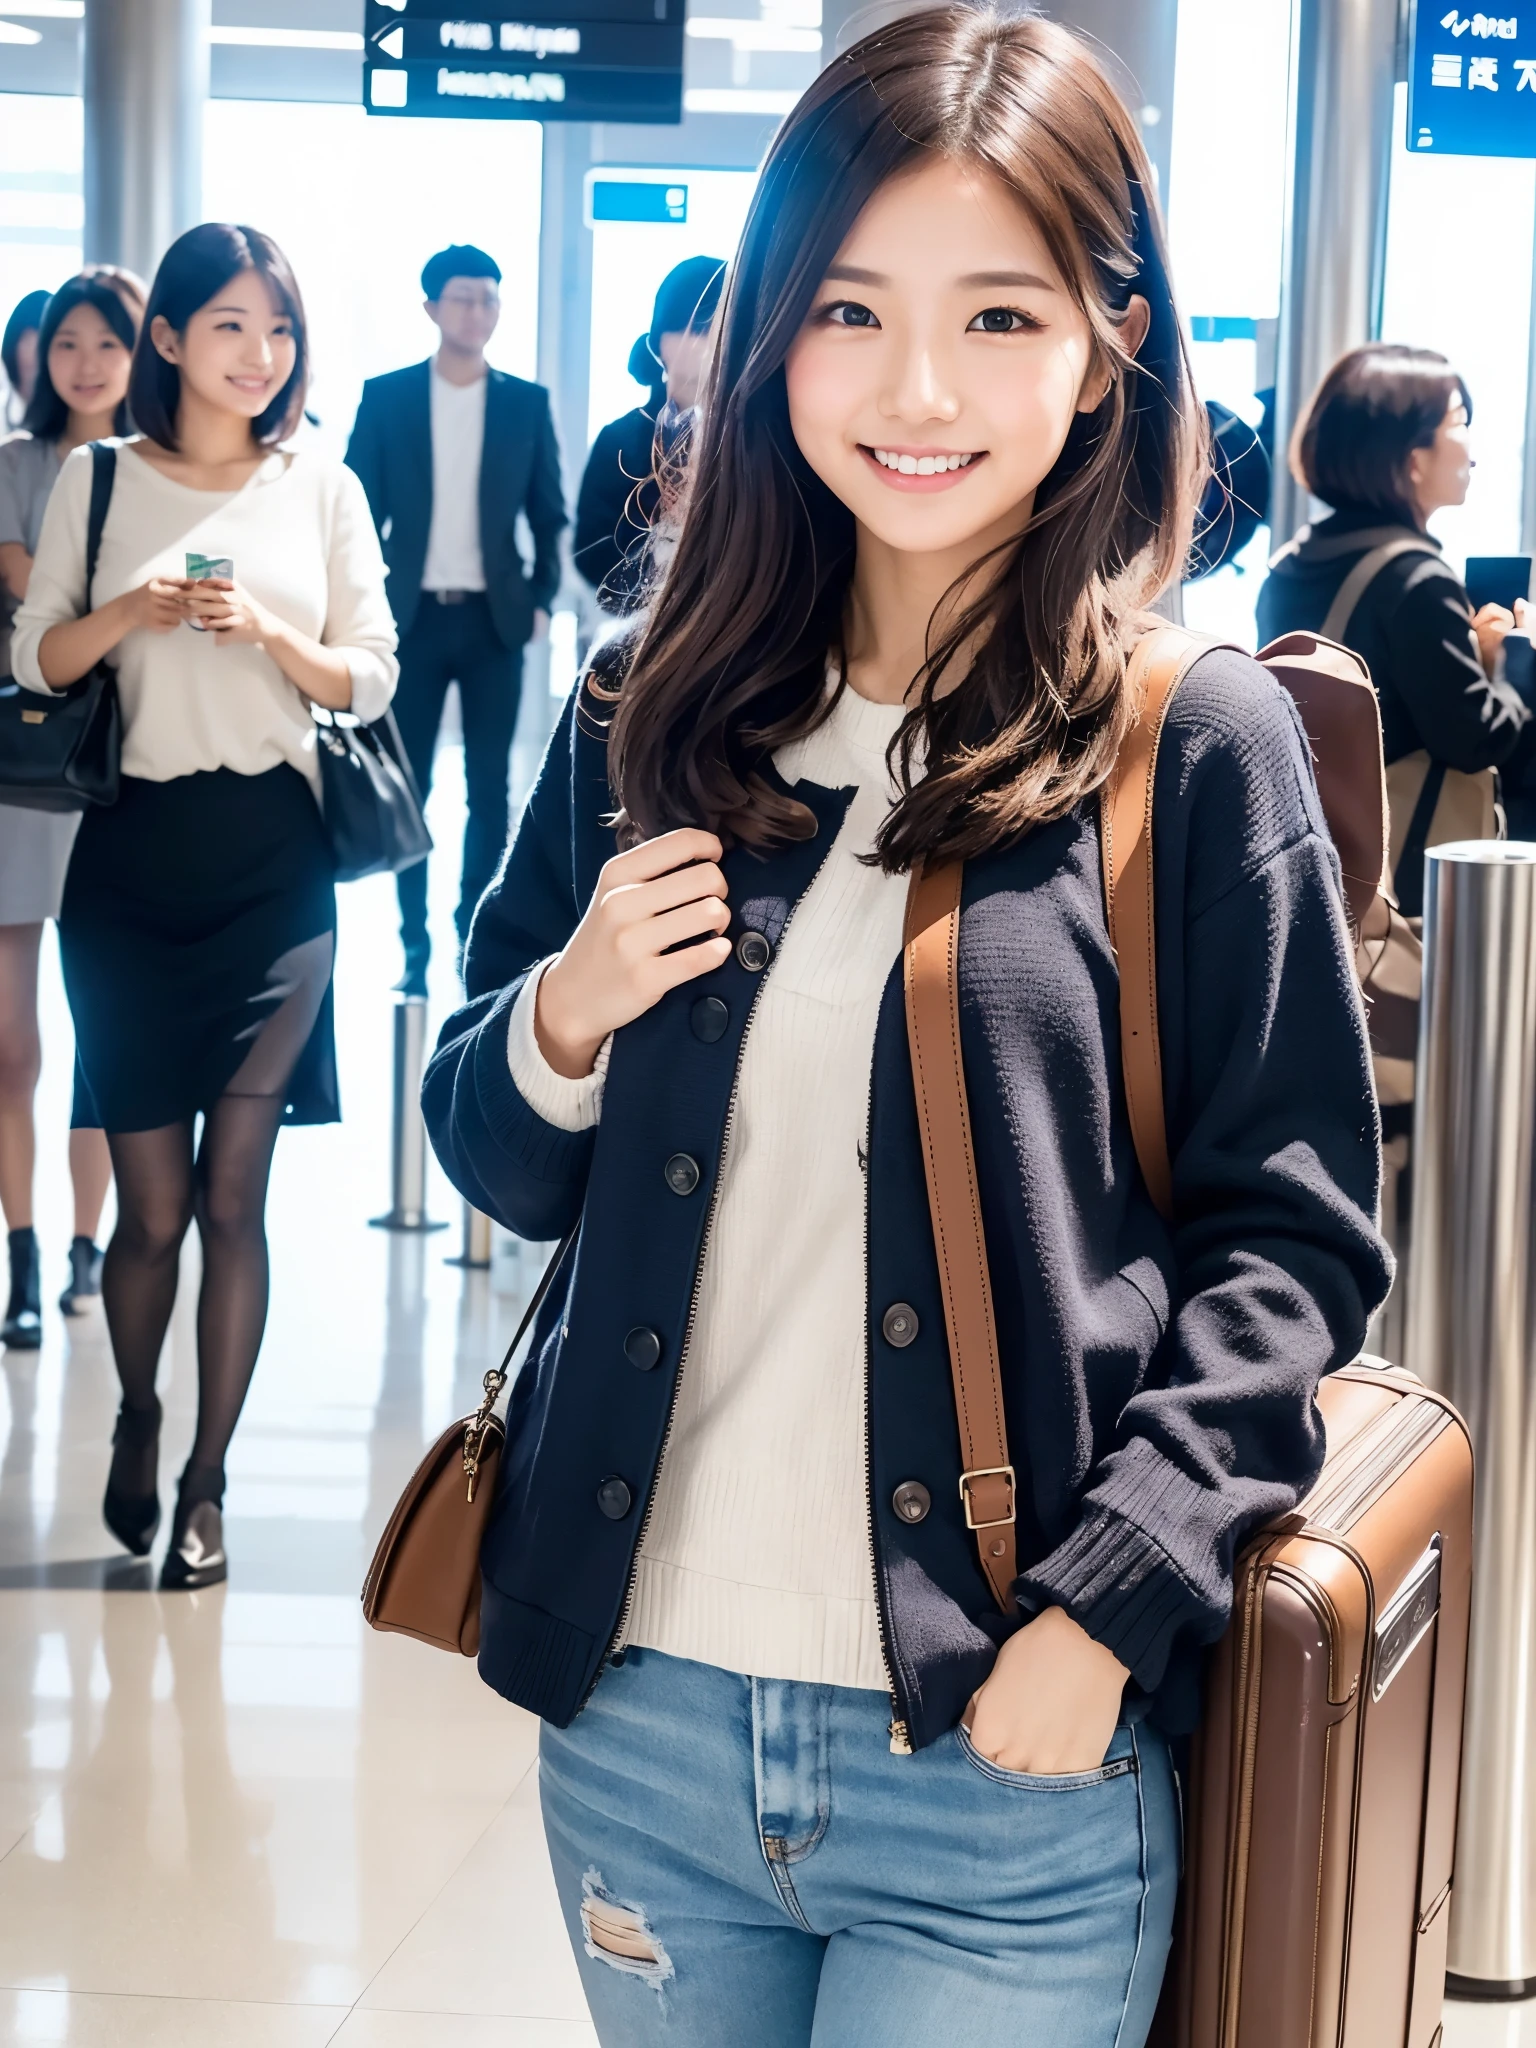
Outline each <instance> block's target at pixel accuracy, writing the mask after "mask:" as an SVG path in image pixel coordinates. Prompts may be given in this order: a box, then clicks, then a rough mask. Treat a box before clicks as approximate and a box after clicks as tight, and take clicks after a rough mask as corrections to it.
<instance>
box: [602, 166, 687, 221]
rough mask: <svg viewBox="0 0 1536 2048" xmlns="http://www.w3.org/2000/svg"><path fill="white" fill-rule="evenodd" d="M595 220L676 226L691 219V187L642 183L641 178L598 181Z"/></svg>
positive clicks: (603, 179)
mask: <svg viewBox="0 0 1536 2048" xmlns="http://www.w3.org/2000/svg"><path fill="white" fill-rule="evenodd" d="M592 218H593V220H594V221H599V220H621V221H659V222H661V223H663V224H664V225H674V224H676V223H677V222H679V221H685V220H687V218H688V187H687V186H686V185H657V184H652V183H649V182H647V183H642V182H641V181H640V180H639V179H638V178H634V179H631V178H595V179H594V180H593V182H592Z"/></svg>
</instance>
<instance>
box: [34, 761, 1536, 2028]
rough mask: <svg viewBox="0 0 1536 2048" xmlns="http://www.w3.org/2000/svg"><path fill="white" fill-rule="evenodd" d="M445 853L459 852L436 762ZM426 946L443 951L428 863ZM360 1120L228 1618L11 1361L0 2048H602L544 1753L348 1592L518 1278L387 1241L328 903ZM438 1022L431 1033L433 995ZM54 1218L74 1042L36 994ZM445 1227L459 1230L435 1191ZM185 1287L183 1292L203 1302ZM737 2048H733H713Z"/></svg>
mask: <svg viewBox="0 0 1536 2048" xmlns="http://www.w3.org/2000/svg"><path fill="white" fill-rule="evenodd" d="M441 767H442V771H443V772H442V775H441V778H440V787H439V792H438V794H437V796H436V797H435V798H434V803H433V814H434V817H433V821H434V825H435V827H436V829H437V831H438V834H439V837H440V839H442V840H443V841H445V842H447V843H453V842H454V840H455V839H456V837H457V829H458V808H457V807H458V796H459V781H458V775H457V769H458V761H457V756H456V755H455V754H453V753H451V752H445V754H444V756H443V757H442V761H441ZM437 870H438V871H437V873H436V875H435V878H434V879H435V887H434V922H435V924H436V927H437V929H439V930H446V929H447V926H448V914H449V908H450V905H449V901H448V899H447V892H446V883H447V874H446V863H438V864H437ZM342 920H343V921H342V941H341V949H340V954H339V967H338V988H337V1018H338V1035H339V1040H340V1050H341V1068H342V1080H343V1090H344V1097H345V1108H346V1111H347V1120H346V1122H345V1123H344V1124H342V1125H341V1126H340V1128H338V1129H331V1130H321V1131H308V1132H302V1131H301V1132H291V1133H289V1134H287V1135H285V1136H284V1138H283V1140H282V1143H281V1144H280V1146H279V1148H278V1165H277V1171H276V1175H275V1179H274V1185H273V1195H272V1204H271V1222H272V1238H273V1253H274V1257H273V1272H274V1290H273V1312H272V1320H271V1325H270V1328H269V1331H268V1336H267V1342H266V1347H265V1349H264V1351H263V1354H262V1359H261V1364H260V1367H259V1370H258V1373H257V1377H256V1382H255V1387H254V1390H253V1393H252V1398H251V1402H250V1405H249V1407H248V1409H247V1412H246V1416H245V1419H244V1421H243V1423H242V1425H241V1430H240V1434H239V1436H238V1437H237V1438H236V1441H235V1446H234V1451H233V1454H232V1457H231V1460H230V1468H229V1469H230V1489H229V1497H228V1520H227V1531H228V1540H229V1548H230V1554H231V1559H232V1578H231V1583H230V1586H229V1587H228V1589H225V1590H219V1591H215V1592H212V1593H205V1594H200V1595H192V1596H186V1595H183V1596H180V1597H175V1598H166V1599H163V1600H162V1599H161V1598H160V1596H159V1595H158V1594H157V1593H155V1592H154V1591H152V1590H151V1589H150V1585H151V1582H150V1578H149V1575H148V1574H147V1573H146V1572H144V1571H143V1570H142V1568H140V1567H138V1566H136V1565H134V1564H133V1563H132V1561H131V1560H128V1559H126V1558H124V1557H123V1556H122V1554H121V1553H120V1552H119V1551H118V1550H117V1547H116V1545H115V1544H114V1543H113V1542H112V1541H111V1539H110V1538H109V1537H108V1536H107V1534H106V1532H105V1530H104V1529H103V1528H102V1525H101V1521H100V1515H99V1503H100V1498H101V1489H102V1485H103V1482H104V1479H105V1475H106V1468H107V1458H108V1436H109V1433H110V1429H111V1422H112V1416H113V1413H114V1409H115V1403H116V1392H115V1382H114V1378H113V1373H112V1364H111V1359H110V1356H109V1354H108V1351H107V1347H106V1341H105V1331H104V1329H103V1326H102V1323H101V1321H100V1317H99V1313H98V1314H97V1315H93V1316H90V1317H87V1318H84V1319H82V1320H80V1321H78V1322H75V1323H71V1324H66V1323H64V1322H63V1321H62V1319H61V1318H60V1317H59V1316H57V1314H55V1313H52V1312H51V1311H50V1313H49V1315H48V1318H47V1341H46V1344H45V1346H44V1349H43V1351H42V1353H41V1354H40V1355H39V1354H26V1353H16V1352H0V2043H4V2044H10V2043H13V2042H14V2043H18V2044H21V2043H34V2042H57V2043H68V2044H72V2048H141V2044H142V2048H149V2044H153V2048H320V2044H321V2043H328V2042H335V2043H337V2044H339V2048H591V2044H593V2043H594V2042H595V2038H596V2037H595V2035H594V2033H593V2031H592V2028H591V2026H590V2024H589V2023H588V2021H587V2019H586V2017H585V2008H584V2004H583V2000H582V1995H581V1989H580V1985H579V1982H578V1979H577V1975H576V1970H575V1966H574V1964H573V1963H572V1961H571V1958H570V1954H569V1951H568V1948H567V1945H566V1941H565V1935H564V1931H563V1929H562V1927H561V1924H560V1919H559V1915H558V1912H557V1910H556V1906H555V1901H554V1895H553V1888H552V1885H551V1882H550V1876H549V1867H548V1862H547V1859H546V1856H545V1852H544V1845H543V1840H542V1836H541V1832H540V1826H539V1816H538V1802H537V1787H536V1780H535V1772H534V1767H533V1766H534V1755H535V1728H534V1724H533V1722H532V1721H531V1720H530V1719H529V1718H528V1717H527V1716H525V1715H522V1714H520V1713H518V1712H516V1711H515V1710H513V1709H512V1708H509V1707H507V1706H505V1705H504V1704H503V1703H502V1702H501V1701H499V1700H498V1699H496V1698H495V1697H494V1696H493V1695H492V1694H491V1693H490V1692H488V1691H487V1690H486V1689H485V1688H484V1687H483V1686H482V1685H480V1683H479V1681H478V1680H477V1678H476V1676H475V1673H474V1671H473V1669H472V1668H471V1667H470V1666H469V1665H468V1664H466V1663H464V1662H461V1661H459V1660H454V1659H450V1658H447V1657H444V1656H441V1655H438V1654H436V1653H434V1652H432V1651H430V1650H426V1649H424V1648H422V1647H420V1646H418V1645H416V1644H414V1643H409V1642H405V1641H403V1640H401V1639H400V1638H398V1637H388V1636H374V1635H372V1634H371V1633H370V1632H369V1631H368V1630H367V1629H366V1628H364V1626H363V1623H362V1617H361V1614H360V1611H359V1608H358V1599H357V1593H358V1588H359V1586H360V1584H361V1582H362V1577H363V1572H364V1569H365V1566H366V1562H367V1557H368V1554H369V1552H370V1550H371V1546H372V1543H373V1540H374V1537H375V1535H376V1533H377V1531H378V1529H379V1528H380V1526H381V1525H382V1523H383V1521H384V1519H385V1517H386V1515H387V1513H388V1511H389V1508H390V1506H391V1505H392V1503H393V1501H394V1499H395V1496H396V1494H397V1492H398V1490H399V1487H400V1485H401V1483H402V1482H403V1480H404V1479H405V1477H406V1475H407V1474H408V1472H409V1471H410V1469H411V1468H412V1466H413V1465H414V1463H415V1461H416V1458H417V1456H418V1455H419V1453H420V1450H421V1448H422V1446H423V1444H424V1443H426V1442H427V1441H429V1440H430V1439H431V1437H433V1436H434V1435H435V1434H436V1433H437V1432H438V1430H439V1429H441V1428H442V1427H443V1426H444V1425H445V1424H446V1423H447V1422H448V1421H449V1420H450V1419H451V1418H452V1416H454V1415H456V1414H459V1413H462V1412H463V1411H464V1410H465V1408H466V1407H468V1406H469V1405H471V1404H472V1402H473V1400H474V1398H475V1395H476V1393H477V1390H478V1383H479V1379H480V1375H481V1373H482V1372H483V1370H484V1369H485V1365H486V1364H487V1362H489V1361H490V1359H491V1357H492V1355H493V1354H494V1353H495V1352H496V1351H497V1350H498V1349H499V1345H500V1343H502V1342H504V1341H505V1337H506V1335H507V1334H509V1333H510V1328H511V1325H512V1323H513V1321H514V1319H515V1316H516V1313H517V1309H518V1307H519V1305H520V1300H521V1298H522V1295H523V1293H524V1291H525V1290H526V1288H527V1286H528V1285H529V1283H530V1282H531V1280H532V1278H533V1277H534V1276H535V1274H536V1272H537V1265H536V1263H535V1261H534V1260H533V1258H532V1257H531V1256H530V1257H529V1258H527V1259H526V1260H525V1259H523V1258H522V1257H520V1256H514V1255H509V1254H510V1248H509V1247H505V1246H503V1247H500V1248H498V1259H497V1265H496V1267H495V1269H494V1270H493V1272H492V1273H490V1274H486V1273H463V1272H460V1271H458V1270H456V1269H454V1268H452V1267H450V1266H448V1265H447V1264H445V1257H446V1255H447V1254H448V1253H450V1252H451V1251H453V1250H455V1249H456V1248H457V1245H456V1241H455V1239H456V1234H455V1232H448V1233H444V1234H442V1235H438V1236H434V1237H428V1238H403V1237H389V1236H386V1235H384V1234H383V1233H380V1232H378V1231H372V1230H370V1229H368V1227H367V1224H366V1218H367V1217H368V1216H369V1215H371V1214H373V1213H374V1212H375V1211H377V1210H379V1209H382V1208H383V1207H384V1206H385V1205H386V1174H387V1157H388V1142H389V1133H388V1128H387V1114H388V1111H387V1104H388V1099H389V1093H388V1079H389V1077H388V1056H389V1051H388V1049H389V1014H388V998H387V996H386V994H385V993H384V992H385V991H386V990H387V988H388V986H389V983H390V981H391V979H392V978H393V975H394V973H395V972H396V971H397V970H396V964H395V962H396V954H395V949H394V941H393V905H392V892H391V890H390V888H389V885H388V884H386V883H381V882H366V883H361V884H358V885H356V886H354V887H352V888H350V889H347V890H344V891H343V892H342ZM437 973H438V980H437V984H436V986H435V988H434V991H433V994H434V1004H433V1009H434V1015H435V1016H439V1017H440V1016H441V1014H442V1013H443V1010H444V1008H445V1007H446V1005H447V1004H448V1003H449V1002H450V1001H451V999H452V981H451V961H450V960H448V959H446V958H443V959H440V960H439V962H438V963H437ZM46 1000H47V1018H46V1025H47V1046H48V1068H47V1072H46V1075H45V1078H44V1086H43V1093H42V1098H41V1103H40V1113H41V1123H42V1129H43V1132H44V1134H45V1145H44V1168H43V1171H42V1174H41V1176H40V1181H41V1186H40V1191H39V1192H40V1215H39V1222H40V1227H41V1229H42V1232H43V1236H44V1240H45V1246H46V1257H47V1277H48V1279H49V1281H50V1282H51V1283H52V1285H53V1287H54V1288H55V1289H56V1288H57V1285H58V1283H59V1281H60V1280H61V1278H62V1272H61V1267H62V1248H63V1246H64V1245H65V1244H66V1242H67V1239H68V1232H69V1215H68V1207H67V1187H66V1185H65V1180H64V1176H63V1174H62V1172H61V1170H60V1166H61V1161H62V1155H63V1133H64V1127H65V1120H66V1114H67V1109H66V1096H67V1087H68V1078H69V1068H70V1060H69V1021H68V1016H67V1014H66V1012H65V1010H64V1007H63V1002H62V997H61V994H60V991H59V987H58V978H57V972H56V970H55V969H54V968H53V967H52V965H51V940H50V969H49V973H48V976H47V998H46ZM431 1201H432V1206H433V1209H434V1211H435V1213H436V1214H437V1215H439V1216H441V1217H443V1218H445V1219H447V1218H452V1219H453V1220H454V1222H455V1224H456V1223H457V1219H458V1207H457V1203H456V1200H455V1198H453V1197H452V1195H451V1193H450V1191H449V1190H448V1189H447V1187H446V1184H445V1183H443V1182H442V1181H441V1180H438V1179H434V1183H433V1190H432V1197H431ZM194 1259H195V1253H190V1252H189V1255H188V1271H187V1273H186V1275H185V1279H186V1280H187V1281H189V1282H190V1281H193V1280H195V1266H194V1265H193V1261H194ZM189 1311H190V1289H189V1288H188V1287H187V1286H185V1285H184V1287H183V1302H182V1307H181V1309H180V1311H179V1312H178V1317H177V1321H176V1324H175V1327H174V1329H173V1331H172V1335H171V1339H170V1342H169V1345H168V1347H167V1356H166V1359H165V1362H164V1365H163V1367H162V1391H163V1393H164V1395H165V1398H166V1407H167V1416H168V1421H167V1428H166V1442H165V1462H164V1467H163V1473H162V1491H163V1492H165V1491H168V1490H169V1488H170V1487H171V1486H172V1485H173V1484H174V1475H175V1473H176V1471H177V1470H178V1469H179V1466H180V1464H181V1461H182V1459H183V1457H184V1455H185V1450H186V1445H187V1443H188V1440H189V1438H190V1434H191V1427H192V1400H193V1388H194V1363H195V1362H194V1354H193V1348H192V1332H191V1326H190V1312H189ZM721 2048H734V2044H725V2043H722V2044H721ZM1444 2048H1536V2002H1533V2003H1532V2004H1531V2005H1529V2006H1521V2007H1486V2006H1470V2005H1460V2006H1452V2007H1449V2008H1448V2009H1447V2014H1446V2029H1445V2043H1444Z"/></svg>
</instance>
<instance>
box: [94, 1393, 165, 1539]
mask: <svg viewBox="0 0 1536 2048" xmlns="http://www.w3.org/2000/svg"><path fill="white" fill-rule="evenodd" d="M159 1471H160V1403H159V1402H158V1401H157V1402H156V1403H155V1405H154V1407H153V1408H152V1409H144V1408H130V1407H129V1406H128V1404H127V1402H126V1401H125V1402H124V1403H123V1405H122V1407H121V1408H119V1409H118V1411H117V1426H116V1428H115V1429H114V1430H113V1432H112V1469H111V1470H110V1472H108V1474H107V1491H106V1495H105V1498H104V1499H103V1501H102V1503H101V1518H102V1520H103V1521H104V1522H105V1523H106V1525H107V1527H108V1528H109V1529H110V1530H111V1531H112V1534H113V1535H114V1536H115V1537H116V1538H117V1540H118V1542H119V1543H121V1544H122V1546H123V1548H124V1549H125V1550H131V1551H132V1552H133V1554H134V1556H135V1557H147V1556H148V1554H149V1547H150V1545H151V1544H152V1543H153V1542H154V1540H155V1531H156V1530H157V1529H158V1528H159V1527H160V1495H159V1491H158V1488H157V1486H156V1481H157V1479H158V1477H159Z"/></svg>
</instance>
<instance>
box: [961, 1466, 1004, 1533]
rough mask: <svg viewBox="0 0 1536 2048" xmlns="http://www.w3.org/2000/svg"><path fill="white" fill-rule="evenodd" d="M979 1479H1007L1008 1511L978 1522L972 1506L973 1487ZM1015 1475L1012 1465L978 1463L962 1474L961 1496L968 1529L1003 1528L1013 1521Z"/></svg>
mask: <svg viewBox="0 0 1536 2048" xmlns="http://www.w3.org/2000/svg"><path fill="white" fill-rule="evenodd" d="M978 1479H1006V1480H1007V1482H1008V1512H1007V1514H1006V1515H997V1516H995V1517H994V1518H993V1520H991V1521H990V1522H978V1521H977V1519H976V1515H975V1511H974V1509H973V1508H972V1506H971V1487H972V1485H973V1484H974V1483H975V1481H976V1480H978ZM1013 1490H1014V1477H1013V1467H1012V1466H1011V1465H978V1466H977V1467H976V1469H975V1470H974V1471H972V1472H962V1473H961V1474H960V1498H961V1500H962V1501H963V1502H964V1504H965V1526H966V1527H967V1529H1001V1528H1003V1527H1004V1526H1005V1525H1006V1524H1007V1523H1009V1522H1011V1521H1013V1520H1014V1519H1015V1517H1014V1508H1013Z"/></svg>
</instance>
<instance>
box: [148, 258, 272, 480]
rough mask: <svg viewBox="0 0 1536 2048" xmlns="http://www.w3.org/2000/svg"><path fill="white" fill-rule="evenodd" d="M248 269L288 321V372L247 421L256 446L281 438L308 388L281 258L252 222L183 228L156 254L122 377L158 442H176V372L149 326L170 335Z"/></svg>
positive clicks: (178, 383) (178, 378)
mask: <svg viewBox="0 0 1536 2048" xmlns="http://www.w3.org/2000/svg"><path fill="white" fill-rule="evenodd" d="M245 270H254V271H255V272H256V273H257V275H258V276H260V277H262V278H264V279H265V280H266V283H267V285H268V287H269V289H270V290H271V293H272V296H273V298H274V299H276V301H277V303H278V305H279V306H280V307H281V308H282V310H283V312H284V313H285V314H286V315H287V316H288V318H289V319H290V320H291V321H292V323H293V339H294V360H293V371H292V374H291V375H290V377H289V379H288V381H287V383H286V384H285V385H284V386H283V388H282V390H281V391H279V392H278V394H277V396H276V398H274V399H273V401H272V403H271V404H270V405H269V406H268V407H267V409H266V410H265V412H262V413H258V414H257V416H256V418H255V419H254V420H252V422H251V433H252V435H253V436H254V438H255V440H256V442H257V445H258V446H259V447H262V448H275V447H276V446H277V444H278V443H279V442H280V441H286V440H287V438H288V436H289V435H290V434H292V433H293V432H294V431H295V430H296V429H297V427H298V424H299V421H300V420H301V419H302V418H303V415H304V395H305V392H306V390H307V389H308V386H309V342H308V337H307V334H306V330H305V325H304V301H303V300H302V299H301V298H300V296H299V287H298V283H297V280H296V279H295V277H294V274H293V271H292V269H291V268H290V267H289V263H288V258H287V257H286V256H285V255H284V254H283V252H282V250H281V249H279V247H278V246H277V244H276V242H274V241H273V239H272V237H271V236H270V235H264V234H263V233H262V232H261V230H260V229H259V228H247V227H235V226H233V225H231V224H230V223H229V222H228V221H214V220H205V221H204V222H203V224H202V225H201V227H195V228H188V230H187V232H186V233H185V234H184V235H181V236H179V237H178V238H177V239H176V240H175V241H174V242H172V244H171V246H170V248H169V249H167V250H166V252H165V254H164V256H163V257H162V258H161V259H160V268H159V269H158V270H157V271H156V272H155V281H154V283H153V284H152V285H151V286H150V291H149V304H148V305H147V306H146V307H145V309H144V326H143V330H142V332H141V333H140V335H139V345H138V348H137V349H136V350H135V351H134V357H133V374H132V376H131V377H130V379H129V382H128V406H129V410H130V411H131V412H132V414H133V417H134V422H135V424H136V425H137V426H138V429H139V431H140V433H143V434H147V435H148V436H149V438H150V440H151V441H157V442H158V443H159V444H160V446H161V447H162V448H174V447H175V446H176V409H177V407H178V406H179V405H180V403H181V372H180V371H179V370H178V369H177V367H176V365H175V364H174V363H168V362H167V361H166V360H165V357H164V356H163V355H161V353H160V351H159V350H158V349H157V348H156V347H155V344H154V340H153V337H152V335H151V332H150V330H151V329H152V328H153V326H154V324H155V322H156V320H164V321H165V322H166V324H167V326H169V327H170V328H172V329H173V330H174V331H175V332H176V333H177V334H181V333H183V332H184V331H185V329H186V325H187V322H188V321H189V320H190V319H191V318H192V315H193V314H194V313H197V312H200V311H201V310H202V308H203V307H204V306H206V305H207V304H208V303H209V301H210V300H212V299H214V298H216V297H217V296H218V294H219V293H220V292H221V291H222V290H223V289H224V287H225V285H227V284H228V283H229V281H230V279H231V278H232V277H238V276H239V275H240V273H241V272H242V271H245Z"/></svg>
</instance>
